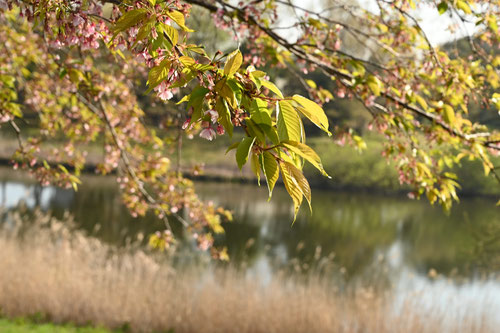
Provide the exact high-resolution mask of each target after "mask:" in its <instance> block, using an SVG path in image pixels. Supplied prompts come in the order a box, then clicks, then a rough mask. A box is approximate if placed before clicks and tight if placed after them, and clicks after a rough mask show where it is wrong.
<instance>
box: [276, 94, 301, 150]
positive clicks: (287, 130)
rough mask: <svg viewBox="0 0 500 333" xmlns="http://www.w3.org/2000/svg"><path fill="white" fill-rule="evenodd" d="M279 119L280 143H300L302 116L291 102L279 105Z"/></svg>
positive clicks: (283, 102)
mask: <svg viewBox="0 0 500 333" xmlns="http://www.w3.org/2000/svg"><path fill="white" fill-rule="evenodd" d="M277 117H278V120H277V127H278V136H279V138H280V141H282V140H291V141H300V138H301V126H300V116H299V114H298V113H297V111H295V109H294V108H293V106H292V105H291V104H290V103H289V102H287V101H280V102H279V103H277Z"/></svg>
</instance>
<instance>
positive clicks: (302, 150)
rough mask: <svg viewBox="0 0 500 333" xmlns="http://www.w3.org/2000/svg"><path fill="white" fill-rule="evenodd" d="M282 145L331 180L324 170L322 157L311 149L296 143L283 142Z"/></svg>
mask: <svg viewBox="0 0 500 333" xmlns="http://www.w3.org/2000/svg"><path fill="white" fill-rule="evenodd" d="M281 145H282V146H283V147H285V148H286V149H288V150H289V151H291V152H293V153H295V154H297V155H299V156H300V157H302V158H304V159H305V160H306V161H308V162H309V163H311V164H312V165H313V166H314V167H316V169H318V170H319V171H320V172H321V174H322V175H324V176H326V177H328V178H331V177H330V176H329V175H328V174H327V173H326V171H325V169H324V168H323V164H322V163H321V159H320V157H319V156H318V154H316V152H315V151H314V150H313V149H312V148H311V147H309V146H307V145H305V144H303V143H300V142H296V141H283V142H281Z"/></svg>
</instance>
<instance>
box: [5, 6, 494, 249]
mask: <svg viewBox="0 0 500 333" xmlns="http://www.w3.org/2000/svg"><path fill="white" fill-rule="evenodd" d="M299 3H300V4H299ZM374 4H376V5H377V10H376V11H368V10H366V9H364V8H362V7H360V6H359V5H357V4H356V3H353V2H346V1H329V2H328V8H324V9H323V10H318V11H315V10H311V9H309V8H306V5H307V3H305V2H302V1H301V2H299V1H295V2H294V1H292V0H254V1H240V2H238V3H237V2H235V1H223V0H187V1H180V0H139V1H129V0H124V1H120V0H101V1H99V0H74V1H62V0H0V8H1V9H0V15H1V16H0V45H2V47H1V48H0V121H1V123H2V124H4V125H5V126H10V127H11V128H12V129H13V130H14V131H15V132H16V134H17V137H18V141H19V149H18V150H17V152H16V154H15V155H14V156H13V161H14V167H15V168H28V169H30V170H32V172H33V173H34V174H35V175H36V176H37V177H38V179H39V180H40V181H41V182H42V183H43V184H49V183H56V184H59V185H65V186H74V187H75V188H76V187H77V184H78V183H79V179H78V175H79V173H80V171H81V169H82V167H83V165H84V162H85V153H84V152H83V151H81V150H80V149H79V148H78V147H79V146H80V145H82V144H88V143H90V142H93V141H102V142H103V144H104V148H105V153H106V158H105V161H103V163H102V164H100V165H99V171H100V172H101V173H103V174H105V173H109V172H111V171H113V170H119V173H118V178H117V179H118V182H119V184H120V187H121V188H122V191H123V200H124V202H125V204H126V205H127V206H128V207H129V208H130V210H131V212H132V214H136V215H143V214H145V213H146V212H147V211H148V210H152V211H154V212H155V213H156V214H157V215H158V216H159V217H160V218H163V219H164V220H165V222H166V226H167V228H168V229H169V228H170V225H169V221H168V219H167V217H168V216H170V215H175V216H176V217H177V218H178V219H179V220H180V221H181V222H182V224H183V225H184V226H185V227H186V229H187V230H188V231H190V232H191V234H192V235H194V237H195V238H196V239H197V241H198V244H199V245H200V247H201V248H209V247H210V246H211V244H212V236H211V234H212V233H218V232H222V231H223V229H222V228H221V225H220V222H221V215H225V216H226V217H227V218H230V214H229V213H228V212H226V211H224V210H223V209H221V208H216V207H214V206H212V205H209V204H206V203H204V202H202V201H200V200H199V199H198V197H197V196H196V194H195V193H194V191H193V187H192V184H191V182H189V181H188V180H186V179H184V178H182V177H181V175H180V174H179V172H178V170H176V169H175V168H172V167H171V162H170V161H171V160H170V158H169V157H168V156H165V151H166V147H165V146H166V144H167V143H168V142H169V140H166V139H165V137H164V136H163V135H160V134H159V132H158V130H157V126H152V125H154V124H148V123H147V122H145V121H144V111H143V110H142V109H141V108H140V107H139V104H138V102H137V98H136V94H135V91H137V90H138V87H141V84H140V77H141V75H143V76H144V77H147V91H145V92H147V93H149V92H152V95H151V96H152V97H153V99H154V100H156V101H154V103H158V102H165V103H171V102H170V101H171V100H175V99H176V98H174V96H179V95H180V96H181V97H182V98H180V100H179V101H178V102H177V104H182V103H185V108H184V111H182V112H179V116H180V117H182V119H183V124H182V129H183V130H185V131H190V132H191V133H194V132H197V133H199V135H200V136H201V137H202V138H205V139H207V140H213V139H215V138H216V137H217V136H219V135H226V134H227V135H229V136H232V135H233V131H234V130H235V128H241V131H242V132H243V133H244V137H243V139H242V140H241V141H237V142H235V143H234V144H232V145H231V146H230V147H229V148H228V150H231V149H236V163H237V165H238V167H239V168H241V167H242V166H243V165H244V164H246V163H247V162H249V163H250V164H251V167H252V170H253V171H254V172H255V175H256V176H257V177H258V178H260V176H261V175H263V176H264V178H265V179H266V182H267V185H268V188H269V195H270V196H271V194H272V191H273V188H274V186H275V184H276V182H277V180H278V178H279V176H280V175H281V178H282V180H283V183H284V185H285V187H286V190H287V191H288V193H289V194H290V196H291V198H292V200H293V203H294V207H295V215H296V214H297V211H298V210H299V207H300V206H301V204H302V201H303V198H306V201H307V202H308V203H309V204H310V202H311V190H310V188H309V184H308V182H307V180H306V178H305V177H304V176H303V174H302V171H301V169H302V166H303V163H304V161H307V162H309V163H311V164H312V165H313V166H315V167H316V168H317V169H318V170H319V171H320V172H321V173H322V174H323V175H325V176H327V173H326V172H325V170H324V169H323V166H322V164H321V160H320V158H319V156H318V155H317V154H316V153H315V152H314V151H313V150H312V149H311V148H310V147H309V146H307V144H306V140H305V138H306V135H305V131H304V124H303V119H306V120H307V122H311V123H312V124H314V125H316V126H317V127H318V128H319V129H321V130H322V131H324V132H325V133H327V134H328V135H332V133H331V131H332V130H331V129H330V125H329V121H328V118H327V116H326V115H325V112H324V111H323V109H322V107H321V105H322V104H323V103H325V102H328V101H330V100H333V99H355V100H357V101H359V102H360V105H362V106H363V107H364V108H365V109H366V111H367V112H368V113H369V115H370V116H371V121H370V123H369V128H370V129H374V130H376V131H378V132H380V133H383V134H384V135H385V137H386V139H387V144H386V149H385V151H384V155H385V156H386V157H387V158H391V159H394V160H396V163H395V165H396V166H397V168H398V171H399V175H400V181H401V182H402V183H407V184H410V185H411V186H412V187H413V188H414V191H413V192H412V193H411V194H412V196H414V197H420V196H421V195H424V194H425V195H426V196H427V198H428V199H429V201H430V202H431V203H434V202H436V201H437V202H439V203H441V204H442V205H443V206H444V207H445V208H449V207H450V205H451V204H452V201H453V200H457V199H458V198H457V195H456V188H457V187H458V186H459V185H458V180H457V179H456V176H455V175H454V174H453V173H452V172H451V171H450V169H451V168H452V167H454V166H455V165H457V164H459V163H460V160H461V159H463V158H469V159H479V160H481V161H482V164H483V166H484V172H485V174H486V175H488V174H492V175H494V177H496V178H497V179H498V176H497V175H496V173H495V166H494V165H493V164H492V162H491V156H492V155H496V154H498V152H499V151H500V134H499V132H498V131H496V130H494V129H492V128H488V126H487V125H485V124H481V123H478V122H474V121H471V120H470V119H469V112H468V111H469V105H471V103H475V104H476V105H481V107H483V109H485V110H486V109H488V108H489V109H490V110H491V108H492V107H493V108H495V111H498V110H499V109H500V94H499V93H498V87H499V84H500V82H499V67H500V56H498V46H499V45H500V31H499V25H498V24H499V22H498V21H499V18H500V9H499V8H500V2H499V1H498V0H489V1H478V0H477V1H474V0H467V1H464V0H450V1H447V0H443V1H431V0H429V1H413V0H394V1H387V0H375V1H374ZM192 6H193V7H194V8H196V13H197V14H196V15H201V14H198V13H201V12H202V11H207V12H209V13H211V16H212V19H213V22H214V23H215V25H216V26H217V27H218V28H219V29H224V30H226V31H227V33H229V34H230V35H232V36H233V38H234V39H235V41H236V43H237V44H238V47H237V49H236V50H232V51H231V52H229V53H223V52H220V51H217V52H214V53H212V52H210V51H208V52H207V51H206V50H205V48H204V47H203V44H204V41H205V40H206V39H207V38H209V36H210V35H211V34H215V32H216V31H215V30H213V29H212V28H209V27H208V26H207V27H204V26H203V25H200V24H199V22H200V20H199V16H197V17H195V18H194V20H193V19H192V18H191V17H190V15H192V13H194V11H193V10H194V8H192ZM420 7H426V8H431V9H433V10H435V11H437V12H439V14H441V15H443V16H445V15H446V16H450V17H451V18H452V19H453V20H455V21H457V22H458V23H457V26H455V28H457V29H458V28H461V27H462V26H463V27H465V29H467V27H468V26H470V25H471V24H472V25H474V35H471V36H468V37H467V38H468V39H467V40H468V47H469V48H470V53H469V54H470V55H469V56H467V57H461V56H460V54H459V53H458V52H453V50H449V49H447V50H445V49H442V48H440V47H436V46H433V45H432V44H431V43H430V41H429V38H428V36H427V35H426V33H425V32H424V30H423V29H422V27H421V26H420V23H419V21H418V20H417V19H416V18H415V13H416V11H418V9H419V8H420ZM282 13H285V18H283V17H282V16H281V14H282ZM331 13H335V15H333V14H331ZM340 13H341V14H340ZM191 21H193V22H194V24H198V29H199V30H202V32H203V34H201V35H197V36H198V37H197V38H194V39H192V38H191V36H190V33H191V32H192V29H191V28H190V26H191V24H190V22H191ZM195 21H196V22H198V23H196V22H195ZM466 26H467V27H466ZM199 36H206V37H203V38H200V37H199ZM207 42H208V40H207ZM216 42H218V41H216ZM343 43H349V45H350V46H349V47H344V46H343ZM224 44H225V45H224V46H221V48H227V47H228V45H229V44H228V43H226V42H224ZM356 44H357V45H356ZM356 50H358V51H356ZM362 50H364V51H363V52H361V51H362ZM366 50H368V51H366ZM370 50H373V52H372V51H370ZM242 51H243V52H242ZM354 51H356V52H354ZM358 52H359V53H358ZM264 67H265V68H268V69H271V72H274V70H272V68H283V69H285V68H288V69H290V70H291V71H292V73H293V77H295V78H296V81H297V82H299V83H301V84H302V86H303V87H304V88H305V91H307V97H304V96H301V95H298V94H294V93H293V92H292V96H290V97H289V96H284V95H283V93H282V91H281V90H280V89H279V88H278V86H277V85H275V84H274V83H272V81H271V79H272V78H270V77H269V76H268V74H266V73H265V72H264V71H262V70H260V69H262V68H264ZM259 68H260V69H259ZM308 73H315V74H314V75H313V76H312V77H314V78H316V81H317V82H315V81H313V80H311V79H310V77H307V76H305V75H306V74H308ZM325 82H326V83H325ZM322 85H323V86H322ZM325 87H327V88H328V89H325ZM148 103H149V102H148ZM27 112H35V113H36V114H37V116H38V119H39V123H38V126H39V133H38V134H37V135H34V136H32V137H31V138H26V137H25V136H23V135H22V133H21V130H20V127H19V125H18V123H19V122H20V121H21V120H22V118H23V113H27ZM160 112H161V109H160ZM488 112H491V111H488ZM493 116H495V117H498V113H497V112H494V115H492V117H493ZM334 125H336V124H334ZM353 133H354V132H353V131H349V130H348V129H346V128H340V127H334V130H333V135H334V136H336V139H338V140H344V141H348V142H349V141H350V142H352V143H354V144H355V145H357V147H358V148H360V149H362V148H364V147H365V146H366V145H365V144H364V142H363V140H362V138H361V137H359V136H357V135H355V134H353ZM54 138H65V140H66V141H65V143H64V147H63V148H62V149H60V148H51V149H50V151H46V152H43V149H46V148H44V147H45V146H42V145H41V143H42V142H43V141H45V140H48V139H54ZM46 159H49V160H50V161H52V162H56V163H57V162H59V163H62V162H64V163H66V164H65V165H67V164H69V165H71V166H72V169H71V171H70V170H68V169H67V168H66V167H65V166H64V165H63V164H59V165H58V166H57V167H54V166H53V165H52V166H51V165H49V163H47V162H46ZM181 212H182V214H181ZM171 241H172V234H171V233H170V232H169V231H168V230H167V231H166V232H165V233H164V234H161V235H156V236H154V237H153V238H152V243H154V244H155V245H157V246H168V245H169V244H170V242H171ZM216 255H217V254H216ZM219 255H220V253H219Z"/></svg>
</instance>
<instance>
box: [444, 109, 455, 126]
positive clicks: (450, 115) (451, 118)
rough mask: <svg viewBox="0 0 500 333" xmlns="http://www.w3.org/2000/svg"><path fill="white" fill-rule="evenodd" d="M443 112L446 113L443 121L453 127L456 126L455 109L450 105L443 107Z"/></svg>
mask: <svg viewBox="0 0 500 333" xmlns="http://www.w3.org/2000/svg"><path fill="white" fill-rule="evenodd" d="M443 111H444V114H443V119H444V121H445V122H446V123H448V124H450V125H452V127H453V125H454V123H455V112H454V111H453V108H452V107H451V106H450V105H448V104H445V105H444V106H443Z"/></svg>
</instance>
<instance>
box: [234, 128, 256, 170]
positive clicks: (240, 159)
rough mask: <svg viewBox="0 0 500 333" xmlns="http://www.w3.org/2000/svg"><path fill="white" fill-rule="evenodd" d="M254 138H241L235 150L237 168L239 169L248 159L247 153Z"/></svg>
mask: <svg viewBox="0 0 500 333" xmlns="http://www.w3.org/2000/svg"><path fill="white" fill-rule="evenodd" d="M254 142H255V138H251V137H248V136H247V137H245V138H243V140H241V142H240V144H239V146H238V149H237V150H236V163H238V168H239V169H240V170H241V168H242V167H243V165H245V163H246V162H247V161H248V154H249V153H250V150H251V149H252V146H253V143H254Z"/></svg>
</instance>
